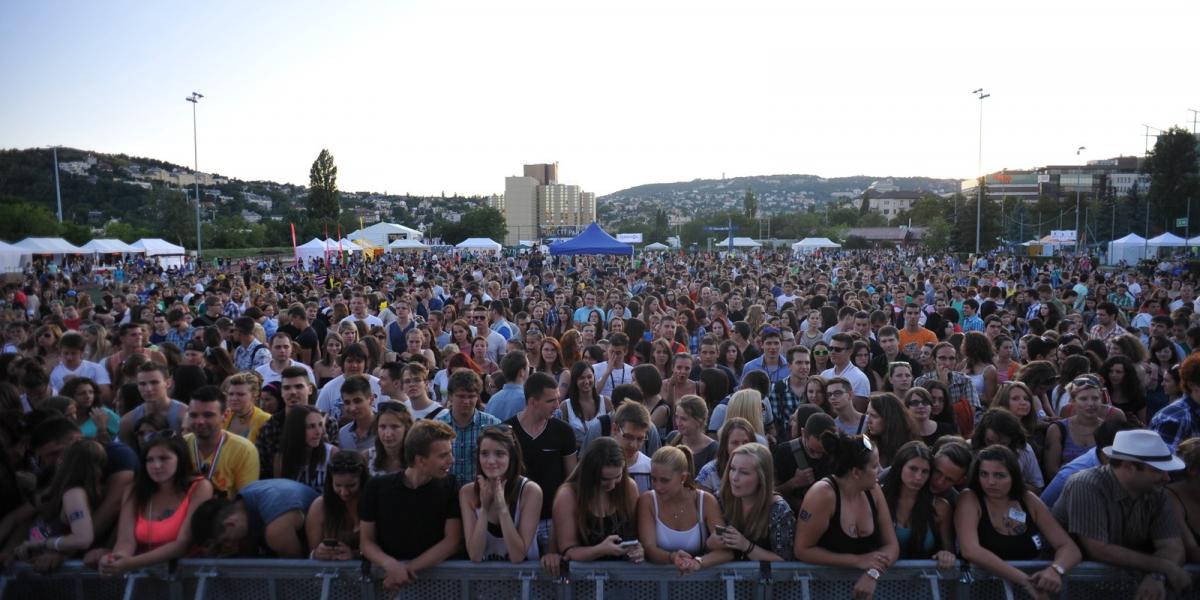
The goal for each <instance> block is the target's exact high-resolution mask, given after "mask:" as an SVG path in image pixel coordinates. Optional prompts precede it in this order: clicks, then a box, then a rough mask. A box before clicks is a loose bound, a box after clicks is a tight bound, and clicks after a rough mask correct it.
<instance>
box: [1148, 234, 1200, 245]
mask: <svg viewBox="0 0 1200 600" xmlns="http://www.w3.org/2000/svg"><path fill="white" fill-rule="evenodd" d="M1197 237H1200V236H1197ZM1146 244H1147V245H1149V246H1154V247H1156V248H1183V247H1184V246H1187V245H1188V241H1187V240H1185V239H1183V238H1181V237H1179V236H1177V235H1175V234H1173V233H1164V234H1162V235H1156V236H1154V237H1152V238H1150V239H1149V241H1147V242H1146Z"/></svg>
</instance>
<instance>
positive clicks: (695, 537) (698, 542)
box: [650, 490, 704, 556]
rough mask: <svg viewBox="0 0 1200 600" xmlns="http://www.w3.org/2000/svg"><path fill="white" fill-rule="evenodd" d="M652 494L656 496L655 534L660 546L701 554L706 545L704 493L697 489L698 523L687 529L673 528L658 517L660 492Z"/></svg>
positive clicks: (653, 496) (666, 549) (664, 548)
mask: <svg viewBox="0 0 1200 600" xmlns="http://www.w3.org/2000/svg"><path fill="white" fill-rule="evenodd" d="M650 494H651V497H652V498H654V535H655V537H656V538H658V539H657V542H658V547H659V548H661V549H663V550H665V551H667V552H674V551H676V550H683V551H684V552H687V553H688V554H691V555H693V556H695V555H697V554H699V553H700V551H701V550H702V549H703V546H704V494H702V493H700V491H699V490H697V491H696V498H697V502H696V504H697V508H696V511H697V512H696V515H697V518H696V524H695V525H693V526H692V527H691V529H688V530H686V531H678V530H675V529H671V528H670V527H667V524H666V523H663V522H662V519H660V518H658V513H659V510H658V494H657V493H655V491H654V490H650Z"/></svg>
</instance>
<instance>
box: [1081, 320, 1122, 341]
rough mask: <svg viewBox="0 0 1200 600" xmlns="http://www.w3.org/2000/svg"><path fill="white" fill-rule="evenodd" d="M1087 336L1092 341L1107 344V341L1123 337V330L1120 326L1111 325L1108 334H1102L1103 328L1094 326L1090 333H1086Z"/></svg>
mask: <svg viewBox="0 0 1200 600" xmlns="http://www.w3.org/2000/svg"><path fill="white" fill-rule="evenodd" d="M1088 334H1089V336H1090V337H1091V338H1092V339H1094V340H1100V341H1102V342H1107V341H1108V340H1110V339H1112V338H1115V337H1117V336H1121V335H1125V329H1124V328H1122V327H1121V326H1120V325H1117V324H1116V323H1113V326H1112V330H1110V331H1109V332H1108V333H1104V327H1103V326H1102V325H1096V326H1095V327H1093V328H1092V330H1091V331H1090V332H1088Z"/></svg>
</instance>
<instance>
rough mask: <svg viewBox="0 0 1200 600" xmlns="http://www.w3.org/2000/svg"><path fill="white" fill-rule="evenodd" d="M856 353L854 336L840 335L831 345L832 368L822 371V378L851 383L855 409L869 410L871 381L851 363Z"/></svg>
mask: <svg viewBox="0 0 1200 600" xmlns="http://www.w3.org/2000/svg"><path fill="white" fill-rule="evenodd" d="M853 351H854V336H853V335H850V334H849V333H838V334H835V335H834V336H833V341H831V342H830V343H829V358H830V361H829V362H830V366H829V368H828V369H825V370H824V371H821V377H824V378H825V379H831V378H833V377H843V378H845V379H846V380H847V381H849V382H850V387H851V388H853V390H852V391H853V392H854V407H855V408H856V409H858V410H861V411H865V410H866V409H867V399H868V398H869V397H870V396H871V380H870V379H867V374H866V373H863V372H862V369H859V368H858V367H856V366H854V363H852V362H850V353H851V352H853Z"/></svg>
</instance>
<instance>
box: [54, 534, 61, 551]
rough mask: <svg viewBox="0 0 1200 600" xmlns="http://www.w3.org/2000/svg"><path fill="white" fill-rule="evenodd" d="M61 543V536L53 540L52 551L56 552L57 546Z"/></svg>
mask: <svg viewBox="0 0 1200 600" xmlns="http://www.w3.org/2000/svg"><path fill="white" fill-rule="evenodd" d="M61 543H62V536H59V537H56V538H54V551H55V552H58V551H59V550H58V545H59V544H61Z"/></svg>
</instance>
